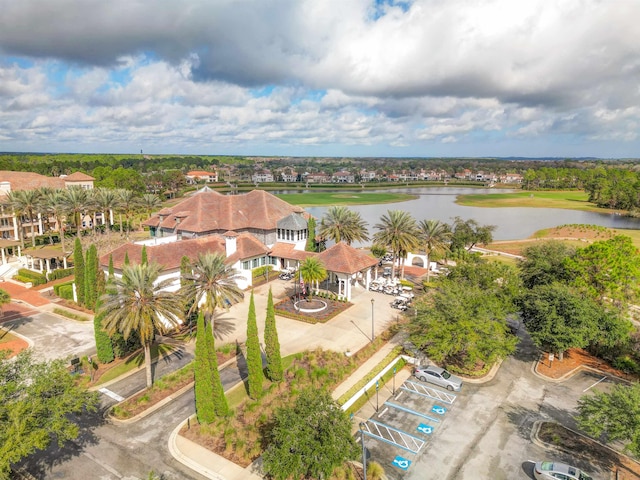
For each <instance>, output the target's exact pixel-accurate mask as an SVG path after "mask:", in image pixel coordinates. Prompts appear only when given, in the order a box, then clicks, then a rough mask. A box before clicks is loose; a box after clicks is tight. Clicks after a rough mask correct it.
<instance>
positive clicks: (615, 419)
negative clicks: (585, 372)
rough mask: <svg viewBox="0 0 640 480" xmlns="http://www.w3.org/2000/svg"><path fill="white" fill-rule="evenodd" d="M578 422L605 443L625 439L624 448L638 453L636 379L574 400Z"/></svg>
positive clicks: (639, 402)
mask: <svg viewBox="0 0 640 480" xmlns="http://www.w3.org/2000/svg"><path fill="white" fill-rule="evenodd" d="M577 420H578V425H580V428H582V429H583V430H585V431H586V432H587V433H589V434H590V435H594V436H596V437H600V438H601V439H603V440H604V441H605V442H606V443H609V442H615V441H617V440H620V441H622V442H627V443H626V445H625V450H627V451H628V452H630V453H631V454H632V455H635V456H640V383H634V384H632V385H630V386H627V385H615V386H614V387H613V388H612V389H611V391H610V392H608V393H605V392H595V393H594V394H593V395H585V396H583V397H582V398H581V399H580V400H578V416H577Z"/></svg>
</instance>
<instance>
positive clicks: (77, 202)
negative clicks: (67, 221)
mask: <svg viewBox="0 0 640 480" xmlns="http://www.w3.org/2000/svg"><path fill="white" fill-rule="evenodd" d="M87 192H88V191H87V190H85V189H84V188H82V187H71V188H68V189H67V190H66V191H65V201H64V203H65V208H66V210H67V212H68V213H70V214H71V216H72V218H73V223H74V225H75V226H76V236H77V237H78V238H80V232H81V230H82V214H83V213H84V211H85V210H86V209H87V206H88V205H89V200H90V199H89V194H88V193H87Z"/></svg>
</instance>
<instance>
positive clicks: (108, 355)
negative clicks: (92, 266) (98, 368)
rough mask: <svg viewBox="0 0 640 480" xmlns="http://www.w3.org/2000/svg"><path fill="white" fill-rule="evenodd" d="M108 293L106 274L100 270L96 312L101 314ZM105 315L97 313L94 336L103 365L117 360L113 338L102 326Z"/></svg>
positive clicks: (94, 319)
mask: <svg viewBox="0 0 640 480" xmlns="http://www.w3.org/2000/svg"><path fill="white" fill-rule="evenodd" d="M106 292H107V287H106V280H105V278H104V272H103V271H102V270H98V273H97V283H96V304H95V311H96V312H101V308H100V307H101V305H102V298H101V297H102V296H103V295H104V294H105V293H106ZM103 318H104V313H96V314H95V315H94V317H93V334H94V337H95V339H96V351H97V354H98V360H99V361H100V362H101V363H111V362H112V361H113V359H114V358H115V354H114V352H113V343H112V342H111V338H110V337H109V335H108V334H107V332H106V331H105V329H104V327H103V326H102V320H103Z"/></svg>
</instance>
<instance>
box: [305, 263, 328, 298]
mask: <svg viewBox="0 0 640 480" xmlns="http://www.w3.org/2000/svg"><path fill="white" fill-rule="evenodd" d="M300 276H301V277H302V281H303V282H305V283H308V284H309V297H308V299H309V300H311V299H312V298H313V294H312V292H313V283H314V282H315V283H316V289H319V288H320V287H319V285H320V281H322V280H324V279H325V277H326V276H327V269H326V268H324V265H323V264H322V262H321V261H320V260H318V258H317V257H307V258H305V260H304V261H303V262H302V263H301V264H300Z"/></svg>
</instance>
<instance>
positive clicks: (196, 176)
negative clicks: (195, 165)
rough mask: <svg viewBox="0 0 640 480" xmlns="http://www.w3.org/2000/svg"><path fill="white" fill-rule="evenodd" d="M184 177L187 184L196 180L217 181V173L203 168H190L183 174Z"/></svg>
mask: <svg viewBox="0 0 640 480" xmlns="http://www.w3.org/2000/svg"><path fill="white" fill-rule="evenodd" d="M185 178H186V180H187V183H188V184H189V185H193V184H194V183H197V182H205V183H215V182H217V181H218V173H217V172H207V171H205V170H191V171H190V172H187V173H186V174H185Z"/></svg>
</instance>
